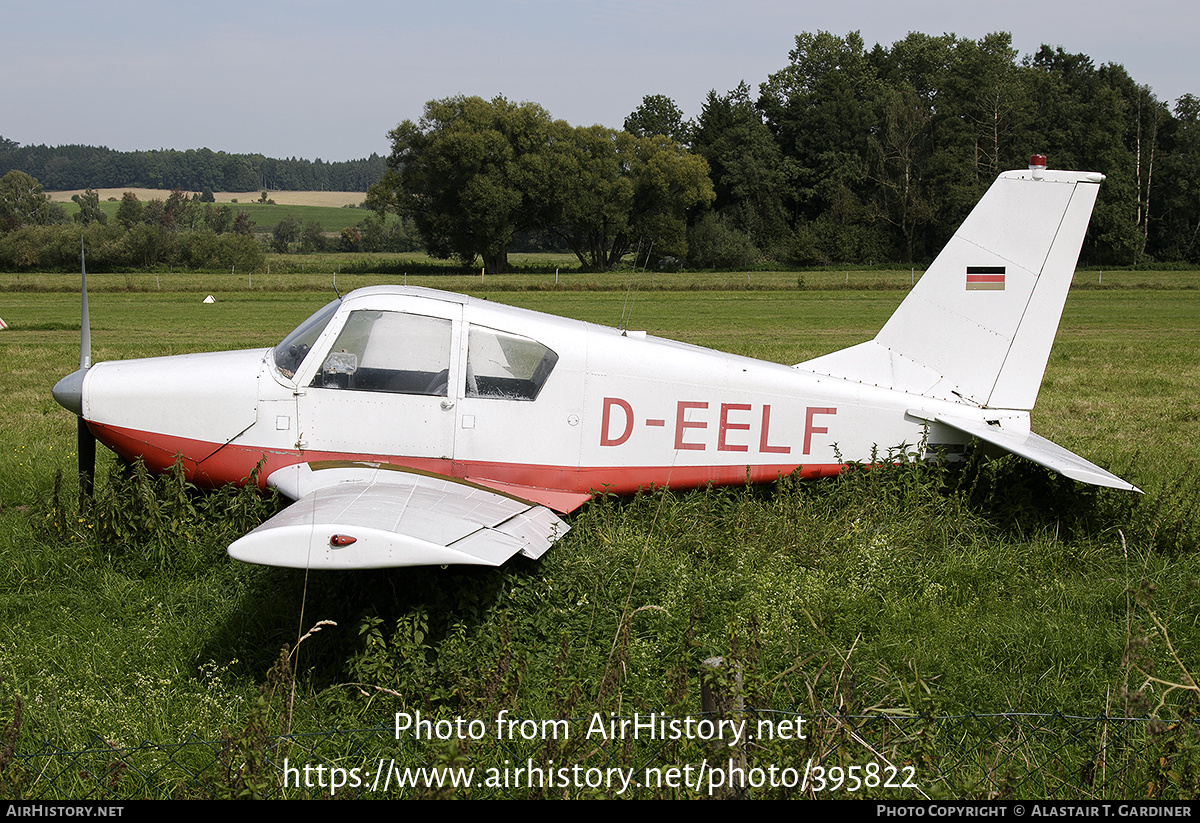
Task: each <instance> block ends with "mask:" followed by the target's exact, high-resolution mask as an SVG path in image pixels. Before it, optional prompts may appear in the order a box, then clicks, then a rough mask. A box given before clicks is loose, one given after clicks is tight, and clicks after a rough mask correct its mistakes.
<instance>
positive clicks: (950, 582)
mask: <svg viewBox="0 0 1200 823" xmlns="http://www.w3.org/2000/svg"><path fill="white" fill-rule="evenodd" d="M202 290H203V289H200V290H197V291H189V290H182V291H170V292H168V291H164V292H163V293H159V292H156V291H154V292H140V291H111V292H105V291H98V292H97V293H96V294H95V296H94V298H93V300H92V305H91V311H92V322H93V340H94V344H95V351H96V358H97V359H111V358H118V357H130V356H146V355H157V354H168V353H178V352H183V351H194V350H203V349H211V348H218V347H221V348H224V347H239V346H244V347H249V346H265V345H270V344H271V343H272V342H274V341H275V340H277V339H279V338H280V337H282V335H283V334H284V333H286V331H288V330H289V329H290V328H291V327H292V326H294V325H295V324H296V323H298V322H299V321H300V320H301V319H303V318H304V317H305V316H306V315H307V314H308V313H310V312H311V311H312V310H314V309H315V308H316V307H318V306H319V305H321V304H322V303H323V302H325V300H326V299H327V296H326V295H323V294H320V293H303V292H300V293H297V292H277V291H258V290H253V291H229V292H226V293H223V294H222V296H221V297H220V298H219V299H218V302H217V303H216V304H201V303H200V302H199V298H200V297H202V296H203V295H202V294H200V291H202ZM488 297H489V299H501V300H504V301H506V302H511V303H515V304H519V305H524V306H528V307H531V308H537V309H543V310H551V311H555V312H557V313H561V314H566V315H568V316H573V317H578V318H580V319H587V320H593V321H600V322H605V323H609V324H613V323H616V322H619V319H620V315H621V312H622V310H623V308H624V304H623V297H624V295H623V294H621V293H619V292H614V293H605V292H597V293H591V292H579V293H575V292H570V293H566V292H563V293H559V292H540V291H528V290H518V291H511V292H489V293H488ZM902 297H903V292H897V291H891V292H888V291H878V292H877V291H867V292H855V291H851V292H811V291H791V292H785V291H779V292H775V293H770V294H758V293H754V292H727V291H719V292H706V293H693V292H685V291H678V292H653V293H650V292H647V293H643V294H641V295H639V297H638V300H637V303H636V305H635V309H634V320H633V322H632V324H631V325H632V326H633V327H643V328H648V329H649V330H650V331H651V332H652V333H656V334H663V335H666V336H672V337H679V338H682V339H687V340H690V341H692V342H697V343H701V344H704V345H711V346H715V347H718V348H724V349H729V350H735V351H739V352H741V353H750V354H755V355H757V356H763V357H767V358H770V359H775V360H782V361H784V362H795V361H798V360H801V359H804V358H805V357H807V356H814V355H816V354H821V353H824V352H825V351H829V350H832V349H835V348H840V347H841V346H842V345H849V344H852V343H854V342H859V341H861V340H862V339H866V338H868V337H870V336H871V335H872V334H874V331H875V329H877V328H878V325H879V324H880V323H881V322H882V320H883V319H884V318H886V316H887V315H888V314H889V313H890V312H891V310H892V309H893V308H894V306H895V305H896V304H897V303H898V302H899V300H900V299H901V298H902ZM1197 313H1198V310H1197V307H1196V306H1195V304H1194V302H1193V301H1191V300H1190V299H1188V295H1187V294H1186V293H1184V292H1163V291H1159V290H1120V291H1089V292H1079V293H1075V294H1072V295H1071V297H1070V299H1069V300H1068V304H1067V312H1066V316H1065V318H1064V323H1063V327H1062V330H1061V332H1060V335H1059V339H1058V342H1057V344H1056V347H1055V351H1054V355H1053V356H1052V359H1051V363H1050V367H1049V369H1048V372H1047V379H1046V382H1045V386H1044V388H1043V392H1042V396H1041V398H1040V402H1039V407H1038V410H1037V412H1035V415H1034V423H1035V429H1036V430H1038V431H1040V432H1041V433H1043V434H1045V435H1046V436H1049V437H1051V438H1052V439H1054V440H1056V441H1058V442H1061V443H1063V444H1064V445H1066V446H1067V447H1069V448H1072V449H1074V450H1076V451H1078V452H1080V453H1081V454H1084V455H1085V456H1087V457H1089V458H1090V459H1093V460H1096V461H1097V462H1100V463H1101V464H1103V465H1107V466H1109V467H1111V468H1112V469H1114V470H1115V471H1117V472H1119V473H1122V474H1124V475H1125V476H1127V477H1128V478H1129V479H1130V480H1132V481H1133V482H1135V483H1138V484H1139V485H1141V486H1142V487H1143V488H1144V489H1146V490H1147V494H1146V495H1144V496H1138V495H1132V494H1127V493H1119V492H1114V491H1110V490H1099V489H1093V488H1090V487H1083V486H1080V485H1078V484H1075V483H1073V482H1071V481H1068V480H1065V479H1063V478H1061V477H1058V476H1056V475H1052V474H1049V473H1047V472H1045V471H1043V470H1041V469H1039V468H1037V467H1035V466H1031V465H1030V464H1027V463H1025V462H1023V461H1020V460H1017V459H1015V458H1006V459H1004V460H1001V461H994V462H982V461H980V462H975V461H972V462H970V463H969V464H968V465H966V466H959V467H944V466H937V465H929V464H911V463H908V462H907V461H903V460H898V461H895V462H894V463H893V462H892V461H883V462H884V465H882V466H879V467H877V468H875V469H872V470H869V471H868V470H854V471H850V472H848V473H846V474H844V475H843V476H842V477H840V478H837V479H833V480H827V481H819V482H808V483H799V482H793V481H791V480H784V481H781V482H780V483H777V484H775V485H773V486H767V487H760V488H733V489H713V490H698V491H695V492H690V493H684V494H663V493H654V494H643V495H640V496H637V497H634V498H631V499H615V498H602V499H599V500H596V501H594V502H593V503H592V504H590V505H589V506H587V507H585V508H584V509H583V510H581V512H579V513H578V514H577V515H575V516H573V517H572V520H571V524H572V531H571V532H570V533H569V534H568V535H567V537H566V538H565V539H564V540H563V541H562V542H561V543H560V544H558V545H556V546H555V548H554V549H552V550H551V551H550V552H549V553H548V554H547V555H546V556H545V557H544V558H543V559H542V560H540V561H537V562H531V561H525V560H520V559H517V560H515V561H513V562H510V563H509V564H506V565H505V566H504V567H502V568H500V569H473V568H461V567H457V568H456V567H451V568H446V569H440V568H433V569H397V570H382V571H372V572H353V573H324V574H314V575H305V574H304V573H303V572H298V571H294V570H286V569H269V568H260V567H253V566H246V565H242V564H238V563H235V562H233V561H231V560H229V559H228V557H227V556H226V555H225V554H224V546H225V545H227V543H228V542H229V541H230V540H232V539H233V538H234V537H235V536H236V535H238V534H241V533H242V532H244V531H245V530H246V529H248V528H250V527H251V525H252V524H253V523H255V522H257V521H258V520H259V519H261V518H262V517H265V516H267V515H268V514H269V512H270V511H272V508H271V507H272V506H273V505H274V504H273V503H272V502H271V501H263V500H261V499H260V498H258V497H257V496H256V495H254V494H253V493H248V492H232V491H223V492H219V493H217V494H215V495H214V494H204V493H201V492H199V491H197V490H195V489H191V488H189V487H188V486H187V485H186V484H185V483H183V481H182V480H181V479H180V478H179V477H178V476H167V477H164V478H151V477H148V476H146V475H144V473H141V472H138V471H136V470H135V471H133V472H132V473H126V472H123V471H120V470H118V467H116V466H113V465H112V463H111V461H102V470H101V475H102V481H101V483H100V486H99V491H98V494H97V496H96V500H95V502H94V504H93V506H92V507H91V508H89V509H87V510H84V511H82V512H81V511H79V510H78V508H77V504H76V499H75V493H74V486H73V479H72V478H73V472H74V459H75V457H74V454H73V450H74V420H72V419H71V416H70V415H69V414H68V413H66V412H64V411H63V410H61V409H60V408H58V407H57V406H56V405H55V404H54V403H53V401H52V400H51V398H50V396H49V388H50V386H52V385H53V383H54V382H55V380H57V379H58V377H60V376H61V375H63V374H66V373H68V372H69V371H71V370H73V369H74V368H75V366H76V361H77V358H78V304H77V298H75V297H74V296H73V295H71V294H69V293H65V292H63V293H58V292H52V291H14V292H8V293H6V294H4V295H3V296H2V297H0V316H3V317H4V319H5V320H6V321H7V322H8V323H9V324H10V327H11V328H10V329H9V330H8V331H5V332H0V352H2V353H3V356H4V358H5V362H6V363H8V364H10V367H9V370H8V371H7V372H6V376H5V377H4V378H3V388H4V392H3V397H2V399H0V403H2V404H3V409H4V415H5V417H4V419H5V421H6V423H5V426H4V429H3V432H4V434H3V438H2V441H3V442H0V615H2V617H3V619H2V620H0V677H2V678H3V679H2V681H0V721H3V722H4V723H7V722H9V721H10V720H11V719H12V717H13V710H14V707H15V706H16V702H17V700H18V698H19V699H20V701H21V705H22V707H23V710H22V716H21V723H20V728H19V733H18V737H17V745H18V747H19V748H21V749H22V750H31V749H33V748H35V747H37V746H39V745H41V744H42V743H43V742H45V741H53V742H54V744H55V745H57V746H61V747H64V748H66V747H71V746H83V745H86V744H88V743H90V742H92V741H93V740H94V739H95V738H97V737H98V738H100V739H102V740H106V741H109V742H111V743H113V744H115V745H136V744H137V743H139V742H141V741H142V740H143V739H149V740H153V741H159V742H166V741H173V740H181V739H183V738H185V737H187V736H188V735H192V734H194V735H198V736H201V737H218V736H232V737H234V738H236V739H241V740H244V741H249V742H247V743H246V745H247V746H250V747H251V748H253V745H254V744H253V740H254V739H257V738H255V737H254V735H257V734H260V733H264V729H269V730H270V731H271V732H272V733H278V732H281V731H284V730H304V729H308V730H316V729H325V728H330V727H333V726H337V727H341V728H346V727H352V726H354V725H356V724H357V725H374V724H377V723H381V722H382V723H387V722H389V721H390V719H391V716H392V713H393V712H394V711H398V710H401V709H404V710H413V709H421V710H422V711H425V712H428V713H430V714H432V715H436V716H454V715H462V716H478V717H490V716H494V714H495V713H496V712H497V711H499V710H501V709H507V710H509V711H511V712H513V713H517V714H520V715H521V716H526V717H534V718H554V717H563V716H581V715H584V714H587V713H590V712H592V711H602V712H609V711H612V712H617V713H632V712H635V711H642V712H645V711H650V710H658V711H665V712H679V713H684V712H686V713H690V712H696V711H699V709H700V689H701V682H702V679H703V677H704V674H703V669H702V667H701V661H703V660H705V659H706V658H709V657H712V656H722V657H724V658H726V659H727V660H729V661H733V662H735V663H736V664H737V665H738V666H740V667H741V670H742V672H743V686H742V688H743V690H744V694H745V699H746V700H747V702H748V703H749V704H751V705H753V706H756V707H759V708H778V709H790V710H796V711H803V712H812V711H814V710H818V709H826V710H831V711H837V710H841V711H847V712H850V713H855V712H866V711H880V710H886V711H890V712H899V713H911V714H961V713H968V712H979V713H983V712H999V711H1009V710H1013V711H1016V710H1020V711H1037V712H1052V711H1062V712H1065V713H1070V714H1081V715H1100V714H1108V715H1112V716H1116V715H1126V714H1129V715H1141V714H1145V713H1149V712H1154V713H1156V714H1157V715H1159V716H1162V717H1166V718H1173V717H1180V716H1183V715H1184V714H1186V713H1187V712H1191V711H1193V710H1194V706H1195V691H1194V690H1193V689H1176V690H1173V691H1169V690H1168V687H1167V686H1164V685H1162V683H1159V682H1156V680H1154V679H1151V678H1156V679H1157V681H1167V682H1177V683H1184V682H1186V677H1187V675H1186V674H1185V673H1184V672H1183V671H1182V668H1183V667H1185V666H1186V667H1192V666H1194V665H1195V663H1196V659H1195V656H1196V653H1195V650H1196V649H1197V648H1198V647H1200V645H1198V644H1200V630H1198V629H1197V628H1196V627H1197V626H1198V625H1200V601H1197V598H1196V597H1195V585H1196V581H1197V580H1200V569H1198V568H1197V565H1198V561H1197V557H1198V555H1197V541H1198V540H1200V527H1198V524H1197V519H1196V515H1195V500H1196V497H1197V488H1196V486H1197V482H1200V481H1198V480H1197V478H1196V473H1195V461H1196V458H1197V454H1196V448H1197V447H1196V444H1197V443H1198V442H1200V436H1198V435H1200V432H1197V431H1196V426H1197V416H1196V415H1195V414H1193V413H1190V412H1189V411H1188V410H1189V409H1190V408H1191V406H1192V405H1193V403H1192V398H1194V397H1195V390H1196V388H1197V387H1196V386H1195V385H1194V383H1195V381H1196V375H1195V374H1194V373H1193V372H1194V371H1195V370H1194V369H1193V368H1191V367H1190V361H1189V359H1188V358H1189V356H1190V352H1191V350H1192V349H1193V348H1194V342H1195V334H1196V333H1195V331H1194V329H1196V328H1198V327H1200V323H1198V322H1197V321H1198V320H1200V317H1197V316H1196V315H1197ZM318 621H330V622H329V623H327V624H326V625H324V626H323V628H322V631H320V632H319V633H318V634H315V635H313V636H311V637H309V638H308V639H307V640H305V641H304V643H303V644H301V645H300V647H299V650H298V651H296V652H295V653H294V654H293V656H292V657H290V658H289V659H288V667H287V669H286V671H287V674H286V676H285V675H284V673H283V670H282V669H280V668H279V667H278V666H277V665H276V664H277V662H278V660H279V659H280V657H279V653H280V649H281V648H284V647H288V648H294V647H295V646H296V644H297V640H298V638H299V637H300V636H301V635H303V634H304V633H305V632H306V631H307V630H308V629H309V628H310V627H312V626H313V625H314V624H316V623H317V622H318ZM1168 641H1169V644H1168ZM272 672H274V673H273V674H272ZM288 678H294V680H289V679H288ZM285 682H286V688H285V686H284V685H282V684H284V683H285ZM293 688H294V689H295V696H294V698H292V697H291V696H290V695H291V693H292V689H293ZM264 689H265V690H266V691H264ZM284 692H286V693H287V694H288V696H289V697H288V700H287V702H286V703H285V702H284V700H283V697H282V695H283V693H284ZM268 694H269V697H268V696H264V695H268ZM264 701H266V702H264ZM285 706H286V710H285ZM264 724H266V725H265V726H264ZM229 791H230V793H231V794H237V793H239V792H243V791H246V792H249V793H251V794H253V786H246V785H239V786H232V785H231V786H230V787H229Z"/></svg>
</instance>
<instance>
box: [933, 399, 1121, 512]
mask: <svg viewBox="0 0 1200 823" xmlns="http://www.w3.org/2000/svg"><path fill="white" fill-rule="evenodd" d="M909 414H913V412H911V411H910V412H909ZM925 419H929V421H930V422H934V421H936V422H938V423H942V424H943V425H946V426H950V427H951V428H955V429H958V430H959V431H961V432H964V433H965V434H969V435H971V436H972V437H977V438H979V439H980V440H982V441H984V442H985V443H991V444H992V445H994V446H999V447H1000V448H1002V449H1004V450H1005V451H1009V452H1012V453H1013V454H1016V455H1020V456H1021V457H1024V458H1025V459H1026V460H1032V461H1033V462H1034V463H1037V464H1038V465H1039V466H1045V467H1046V468H1048V469H1050V470H1052V471H1056V472H1058V473H1059V474H1061V475H1064V476H1066V477H1069V478H1071V479H1072V480H1078V481H1079V482H1080V483H1089V484H1091V485H1093V486H1108V487H1109V488H1113V489H1124V490H1126V491H1135V492H1141V489H1139V488H1138V487H1137V486H1135V485H1133V484H1132V483H1128V482H1126V481H1124V480H1122V479H1121V478H1119V477H1117V476H1116V475H1115V474H1113V473H1111V472H1108V471H1105V470H1104V469H1102V468H1100V467H1099V466H1097V465H1096V464H1094V463H1090V462H1088V461H1087V460H1084V459H1083V458H1082V457H1080V456H1079V455H1077V454H1075V453H1074V452H1072V451H1069V450H1067V449H1064V448H1063V447H1062V446H1060V445H1058V444H1057V443H1055V442H1053V441H1051V440H1047V439H1046V438H1044V437H1042V436H1040V435H1037V434H1034V433H1033V432H1015V431H1009V430H1006V429H1003V428H1000V427H999V426H992V425H989V424H987V423H983V422H980V421H976V420H963V419H961V418H952V417H940V416H939V417H933V418H925Z"/></svg>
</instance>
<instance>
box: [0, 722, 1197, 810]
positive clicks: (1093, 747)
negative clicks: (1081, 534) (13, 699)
mask: <svg viewBox="0 0 1200 823" xmlns="http://www.w3.org/2000/svg"><path fill="white" fill-rule="evenodd" d="M398 729H399V730H398ZM0 760H2V762H0V796H3V797H9V798H14V799H15V798H21V799H27V800H129V799H137V798H161V799H166V798H231V797H246V798H268V799H285V798H307V797H331V796H332V797H339V798H436V797H469V798H514V799H515V798H564V799H565V798H585V797H614V798H615V797H630V798H692V797H720V798H728V797H744V798H803V797H810V798H872V799H895V800H900V799H908V800H923V799H934V800H936V799H975V800H987V799H1062V800H1102V799H1140V798H1148V799H1175V798H1195V797H1196V796H1197V795H1198V794H1200V724H1197V723H1196V722H1195V721H1194V720H1190V719H1189V720H1184V721H1180V722H1175V723H1164V722H1161V721H1157V720H1150V719H1145V718H1113V717H1072V716H1068V715H1062V714H999V715H975V714H968V715H961V716H953V717H928V718H926V717H912V716H898V715H890V714H875V715H870V716H849V715H837V714H820V715H805V714H799V713H794V712H779V711H770V712H759V711H752V710H751V711H746V712H741V713H737V714H731V715H726V716H717V715H712V714H707V715H706V714H698V715H690V716H666V715H658V714H654V713H646V714H638V715H627V716H617V715H613V714H610V713H597V714H594V715H591V716H586V717H580V718H572V719H568V720H530V719H520V718H515V717H512V716H511V715H509V714H507V713H502V714H501V715H500V716H499V717H495V718H490V719H487V720H482V719H479V720H469V721H468V720H462V719H459V718H449V719H446V718H443V719H438V720H432V719H430V720H426V719H423V718H421V719H418V717H417V716H415V715H414V716H411V717H410V716H408V715H398V716H397V719H396V723H395V724H394V725H388V726H384V725H381V726H376V727H373V728H366V729H353V730H341V729H329V730H326V731H322V732H315V733H298V734H290V735H287V736H283V737H279V736H268V735H266V734H262V733H259V732H256V731H255V730H253V729H250V730H247V731H246V732H244V733H243V736H242V737H240V738H238V739H230V740H200V739H194V738H190V739H188V740H185V741H183V742H180V743H173V744H154V743H143V744H142V745H140V746H134V747H129V748H123V747H116V746H112V745H109V744H107V743H105V742H104V741H102V740H99V739H97V740H96V741H94V743H93V745H92V746H90V747H89V748H86V749H81V750H63V749H60V748H57V747H55V746H53V745H51V744H46V745H44V746H42V747H41V748H39V749H37V750H36V751H31V752H25V753H11V754H9V753H4V754H3V755H0Z"/></svg>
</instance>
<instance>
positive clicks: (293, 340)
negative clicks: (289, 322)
mask: <svg viewBox="0 0 1200 823" xmlns="http://www.w3.org/2000/svg"><path fill="white" fill-rule="evenodd" d="M341 302H342V301H341V299H338V300H334V301H333V302H332V303H329V304H327V305H326V306H325V307H324V308H322V309H321V310H320V311H318V312H317V313H316V314H314V315H313V316H312V317H310V318H308V319H307V320H305V321H304V322H303V323H301V324H300V325H299V326H297V327H296V328H295V329H293V330H292V333H291V334H289V335H288V336H287V337H285V338H283V341H282V342H281V343H280V344H279V345H278V346H276V347H275V350H274V355H275V365H276V366H277V367H278V368H279V371H281V372H283V376H284V377H287V378H291V377H295V376H296V370H297V369H299V368H300V364H301V363H303V362H304V356H305V355H306V354H308V350H309V349H311V348H312V346H313V343H316V342H317V338H318V337H320V336H321V332H323V331H325V327H326V326H327V325H329V319H330V318H331V317H333V313H334V312H335V311H337V308H338V305H340V304H341Z"/></svg>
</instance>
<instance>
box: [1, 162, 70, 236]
mask: <svg viewBox="0 0 1200 823" xmlns="http://www.w3.org/2000/svg"><path fill="white" fill-rule="evenodd" d="M62 219H63V210H62V206H59V205H58V204H57V203H53V202H51V200H50V198H49V197H47V196H46V193H45V192H43V191H42V184H41V183H39V182H38V181H37V180H35V179H34V178H32V177H30V176H29V175H28V174H26V173H25V172H23V171H16V170H15V169H14V170H13V171H10V172H8V174H6V175H4V176H3V177H0V230H2V231H12V230H13V229H19V228H21V227H22V226H44V225H48V224H50V223H56V222H59V221H61V220H62Z"/></svg>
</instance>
